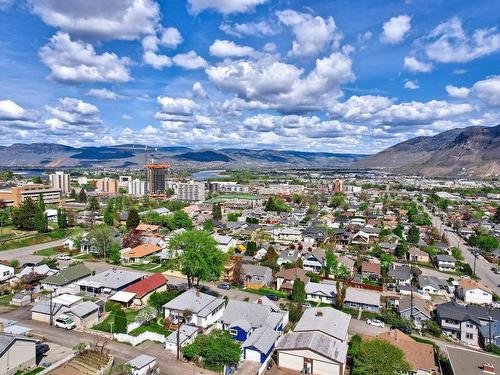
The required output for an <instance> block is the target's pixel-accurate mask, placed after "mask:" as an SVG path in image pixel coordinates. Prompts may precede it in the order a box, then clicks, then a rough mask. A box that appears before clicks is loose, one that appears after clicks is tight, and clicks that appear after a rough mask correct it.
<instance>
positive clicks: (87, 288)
mask: <svg viewBox="0 0 500 375" xmlns="http://www.w3.org/2000/svg"><path fill="white" fill-rule="evenodd" d="M144 276H145V275H144V274H142V273H139V272H133V271H127V270H124V269H117V268H111V269H109V270H107V271H103V272H100V273H97V274H95V275H93V276H88V277H86V278H84V279H81V280H79V281H78V282H77V284H78V286H79V287H80V291H82V292H87V293H90V294H101V293H105V294H113V293H116V292H119V291H121V290H123V289H125V288H126V287H128V286H130V285H132V284H134V283H136V282H137V281H139V280H142V279H143V278H144Z"/></svg>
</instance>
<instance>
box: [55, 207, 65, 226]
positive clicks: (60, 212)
mask: <svg viewBox="0 0 500 375" xmlns="http://www.w3.org/2000/svg"><path fill="white" fill-rule="evenodd" d="M57 226H58V227H59V228H66V227H67V226H68V212H67V211H66V210H65V209H64V208H58V209H57Z"/></svg>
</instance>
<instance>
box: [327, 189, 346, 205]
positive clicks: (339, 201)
mask: <svg viewBox="0 0 500 375" xmlns="http://www.w3.org/2000/svg"><path fill="white" fill-rule="evenodd" d="M345 204H346V200H345V194H344V193H342V192H336V193H335V194H333V196H332V198H331V199H330V206H331V207H333V208H337V207H342V206H344V205H345Z"/></svg>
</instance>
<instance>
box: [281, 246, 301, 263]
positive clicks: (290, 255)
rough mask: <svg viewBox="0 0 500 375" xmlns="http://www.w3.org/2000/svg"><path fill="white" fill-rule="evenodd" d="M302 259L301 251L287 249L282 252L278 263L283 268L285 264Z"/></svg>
mask: <svg viewBox="0 0 500 375" xmlns="http://www.w3.org/2000/svg"><path fill="white" fill-rule="evenodd" d="M299 257H300V251H299V250H298V249H295V248H294V249H286V250H282V251H281V252H280V255H279V256H278V259H277V260H276V263H277V264H278V266H281V265H283V264H285V263H292V264H293V263H295V262H297V260H298V259H299Z"/></svg>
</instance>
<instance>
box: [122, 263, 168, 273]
mask: <svg viewBox="0 0 500 375" xmlns="http://www.w3.org/2000/svg"><path fill="white" fill-rule="evenodd" d="M125 266H126V267H129V268H132V269H134V270H137V271H146V272H165V271H166V270H167V269H168V266H166V265H163V264H157V263H148V264H125Z"/></svg>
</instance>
